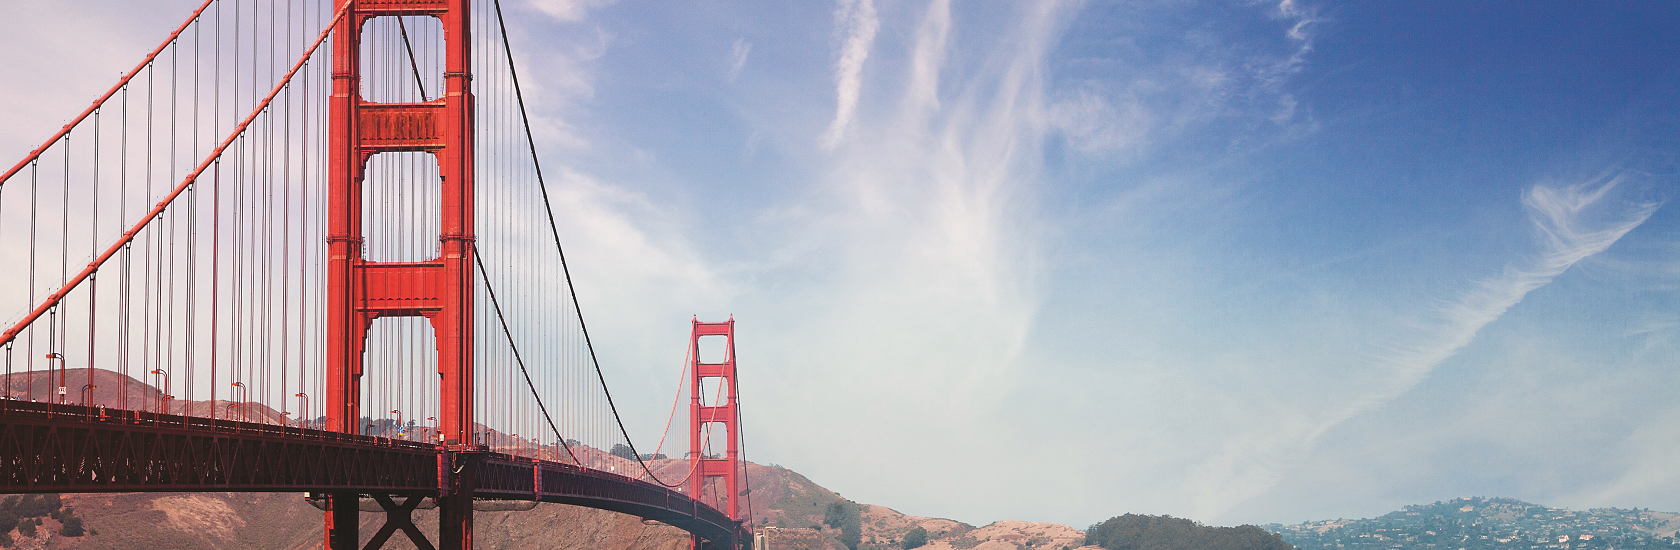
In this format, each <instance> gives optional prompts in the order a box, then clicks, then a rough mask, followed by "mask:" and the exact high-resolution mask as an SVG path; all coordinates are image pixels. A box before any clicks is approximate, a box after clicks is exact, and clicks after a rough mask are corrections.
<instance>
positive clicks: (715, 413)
mask: <svg viewBox="0 0 1680 550" xmlns="http://www.w3.org/2000/svg"><path fill="white" fill-rule="evenodd" d="M704 336H722V337H724V338H725V339H726V341H727V343H726V344H724V357H723V361H721V362H718V363H706V362H704V361H702V360H701V358H700V338H701V337H704ZM688 345H689V350H688V351H689V357H691V358H692V361H693V364H692V365H690V367H691V368H690V369H689V372H692V373H694V375H693V379H692V386H691V387H690V388H689V390H690V391H689V399H690V405H689V414H688V419H689V440H688V441H689V444H688V460H689V464H690V468H691V470H692V471H693V474H691V475H690V476H689V482H688V483H689V489H688V490H689V495H692V496H693V497H694V499H695V500H696V501H698V500H700V498H701V490H702V489H703V488H704V487H705V486H706V482H707V481H708V480H711V479H713V478H723V485H724V488H725V490H726V493H725V494H724V495H723V496H724V498H726V499H727V500H728V502H729V504H728V517H729V519H730V520H732V521H736V522H739V521H741V504H740V497H741V487H740V485H739V482H740V474H741V462H740V456H741V455H740V441H741V431H740V430H739V426H740V420H741V417H740V412H739V410H738V409H737V408H736V406H735V396H736V395H737V393H736V387H735V317H734V316H730V317H729V320H728V321H726V322H722V323H702V322H700V319H699V318H698V317H696V318H694V330H693V332H692V333H690V335H689V341H688ZM707 378H720V379H722V387H723V390H722V395H717V396H714V399H716V401H715V403H717V404H716V405H709V404H705V403H702V402H701V399H700V394H701V391H702V388H701V382H702V381H703V380H705V379H707ZM714 391H715V390H714ZM709 424H715V425H716V426H708V425H709ZM720 427H721V428H722V429H723V430H724V434H725V435H727V436H728V440H729V443H728V446H727V449H726V450H725V452H726V454H725V455H724V457H723V458H709V457H707V456H706V454H705V451H706V448H705V446H704V445H705V436H706V435H708V432H709V430H708V428H710V429H717V428H720ZM717 504H718V505H723V502H718V503H717ZM694 545H695V547H696V548H699V546H700V536H699V535H695V539H694Z"/></svg>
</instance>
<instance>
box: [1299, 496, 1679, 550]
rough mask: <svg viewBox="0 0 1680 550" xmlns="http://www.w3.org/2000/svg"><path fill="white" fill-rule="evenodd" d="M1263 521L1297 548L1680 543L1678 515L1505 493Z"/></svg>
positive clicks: (1580, 546)
mask: <svg viewBox="0 0 1680 550" xmlns="http://www.w3.org/2000/svg"><path fill="white" fill-rule="evenodd" d="M1266 528H1267V529H1268V530H1270V531H1272V532H1274V533H1277V534H1278V535H1279V536H1282V537H1283V539H1284V540H1285V541H1288V542H1289V543H1290V544H1293V545H1295V546H1297V547H1300V548H1301V550H1320V549H1339V550H1360V549H1373V550H1374V549H1378V548H1382V549H1396V548H1398V549H1402V550H1405V549H1413V548H1463V549H1467V550H1476V549H1484V548H1485V549H1494V548H1501V549H1503V548H1525V549H1526V548H1572V549H1583V548H1605V549H1609V548H1680V541H1677V540H1676V538H1675V532H1676V531H1677V530H1680V514H1673V513H1668V512H1653V511H1650V510H1640V509H1637V508H1635V509H1624V508H1594V509H1591V510H1587V511H1584V512H1578V511H1572V510H1566V509H1562V508H1549V507H1546V506H1541V505H1537V504H1531V503H1528V502H1523V501H1520V500H1516V499H1510V498H1482V497H1464V498H1460V499H1455V500H1446V501H1441V502H1436V503H1433V504H1420V505H1415V506H1407V507H1405V508H1403V509H1401V510H1399V511H1397V512H1392V513H1389V514H1385V515H1383V516H1381V517H1376V518H1369V519H1356V520H1346V519H1337V520H1326V521H1309V522H1305V523H1301V524H1297V525H1268V526H1266Z"/></svg>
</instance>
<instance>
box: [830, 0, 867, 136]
mask: <svg viewBox="0 0 1680 550" xmlns="http://www.w3.org/2000/svg"><path fill="white" fill-rule="evenodd" d="M834 25H835V27H836V29H835V30H836V31H837V32H838V33H840V34H842V35H843V36H842V38H841V42H840V58H839V59H837V60H835V62H834V85H835V98H836V105H835V108H834V121H833V122H832V123H830V124H829V126H828V130H827V131H825V132H823V137H822V146H823V147H824V148H826V149H833V148H834V147H835V146H836V145H838V144H839V143H840V139H841V138H843V137H845V135H846V130H847V129H848V128H850V127H851V125H852V118H853V117H854V116H856V113H857V103H858V96H859V95H860V94H861V93H862V90H863V64H864V62H865V61H867V60H869V50H870V48H871V47H873V46H874V44H875V33H876V31H879V30H880V28H881V20H880V18H879V16H877V14H876V13H875V2H874V0H840V6H839V7H838V8H836V9H835V10H834Z"/></svg>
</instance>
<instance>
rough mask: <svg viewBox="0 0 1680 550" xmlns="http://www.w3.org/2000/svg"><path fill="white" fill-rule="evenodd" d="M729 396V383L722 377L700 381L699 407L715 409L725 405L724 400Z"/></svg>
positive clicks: (709, 377)
mask: <svg viewBox="0 0 1680 550" xmlns="http://www.w3.org/2000/svg"><path fill="white" fill-rule="evenodd" d="M728 396H729V383H728V381H727V380H725V379H724V378H723V377H722V376H708V377H705V378H701V379H700V405H702V406H706V407H716V406H719V405H724V404H726V403H725V401H724V398H726V397H728Z"/></svg>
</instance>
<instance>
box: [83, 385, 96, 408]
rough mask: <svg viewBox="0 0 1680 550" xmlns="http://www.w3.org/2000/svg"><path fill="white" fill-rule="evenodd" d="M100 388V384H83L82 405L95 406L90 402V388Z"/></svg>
mask: <svg viewBox="0 0 1680 550" xmlns="http://www.w3.org/2000/svg"><path fill="white" fill-rule="evenodd" d="M98 388H99V386H95V385H93V384H82V406H83V407H91V406H93V405H92V404H91V403H89V402H88V390H92V389H98Z"/></svg>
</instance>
